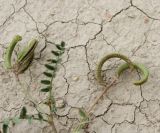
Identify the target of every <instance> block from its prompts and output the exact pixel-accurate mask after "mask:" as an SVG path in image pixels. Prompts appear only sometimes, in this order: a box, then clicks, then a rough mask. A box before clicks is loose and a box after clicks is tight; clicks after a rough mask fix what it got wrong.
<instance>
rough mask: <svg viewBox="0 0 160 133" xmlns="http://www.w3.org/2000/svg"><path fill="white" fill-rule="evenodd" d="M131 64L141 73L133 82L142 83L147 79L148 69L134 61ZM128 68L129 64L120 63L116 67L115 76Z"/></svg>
mask: <svg viewBox="0 0 160 133" xmlns="http://www.w3.org/2000/svg"><path fill="white" fill-rule="evenodd" d="M133 65H134V68H135V69H137V70H138V71H140V73H141V79H140V80H137V81H135V82H134V84H135V85H142V84H143V83H145V82H146V81H147V80H148V76H149V71H148V69H147V68H146V67H145V66H144V65H143V64H140V63H134V64H133ZM128 68H129V65H128V64H127V63H124V64H122V65H121V66H120V67H119V68H118V69H117V76H118V77H119V76H120V75H121V73H123V72H124V71H125V70H126V69H128Z"/></svg>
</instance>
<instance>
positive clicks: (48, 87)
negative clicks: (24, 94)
mask: <svg viewBox="0 0 160 133" xmlns="http://www.w3.org/2000/svg"><path fill="white" fill-rule="evenodd" d="M29 47H30V46H29ZM56 47H57V50H56V51H51V52H52V54H53V55H54V58H53V59H48V60H47V64H45V67H46V71H45V72H43V74H44V75H45V79H43V80H41V84H43V85H44V88H42V89H41V90H40V91H41V92H42V93H48V96H47V98H46V99H45V101H43V103H44V104H45V105H47V106H48V108H49V110H50V112H49V113H47V114H46V113H43V112H41V111H39V110H38V109H37V108H39V107H37V106H38V105H37V104H35V103H34V102H33V104H34V106H35V108H36V110H37V113H36V114H32V115H31V114H28V113H27V108H26V107H25V106H24V107H23V108H22V110H21V112H20V115H19V116H16V117H13V118H7V119H5V120H4V121H3V126H2V130H3V133H7V131H8V127H9V125H10V124H13V125H15V124H17V123H19V122H20V121H21V120H22V119H25V120H28V122H29V123H31V122H32V120H38V121H44V122H47V123H48V124H49V125H50V126H51V127H52V130H53V132H54V133H57V130H56V127H55V124H54V115H55V112H56V111H57V108H56V101H55V98H54V93H53V85H52V82H53V79H54V78H55V76H56V71H57V70H58V64H59V63H60V62H61V56H62V55H63V53H64V51H65V43H64V42H61V44H57V45H56ZM31 50H33V49H31ZM27 53H28V52H27V51H25V50H24V51H22V53H21V54H20V55H19V58H18V59H19V60H21V59H24V58H25V57H26V56H25V55H28V54H27Z"/></svg>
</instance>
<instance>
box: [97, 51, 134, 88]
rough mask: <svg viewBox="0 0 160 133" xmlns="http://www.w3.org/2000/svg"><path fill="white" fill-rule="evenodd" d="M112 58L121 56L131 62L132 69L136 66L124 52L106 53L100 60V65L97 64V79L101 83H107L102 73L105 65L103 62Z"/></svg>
mask: <svg viewBox="0 0 160 133" xmlns="http://www.w3.org/2000/svg"><path fill="white" fill-rule="evenodd" d="M111 58H120V59H122V60H124V61H126V62H127V63H128V64H129V67H130V68H131V69H133V68H134V65H133V63H132V62H131V60H130V59H129V58H128V57H126V56H124V55H122V54H119V53H111V54H109V55H106V56H105V57H103V58H102V59H101V60H100V62H99V63H98V65H97V68H96V79H97V81H98V82H99V83H100V84H101V85H106V83H105V82H104V81H103V77H102V75H101V71H102V66H103V64H104V63H105V62H106V61H107V60H109V59H111Z"/></svg>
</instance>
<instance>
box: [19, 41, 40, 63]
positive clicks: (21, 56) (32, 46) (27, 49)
mask: <svg viewBox="0 0 160 133" xmlns="http://www.w3.org/2000/svg"><path fill="white" fill-rule="evenodd" d="M37 44H38V41H37V40H36V39H32V40H31V41H30V42H29V44H28V45H27V46H25V47H24V48H23V50H22V51H21V52H20V53H19V54H18V61H22V60H23V59H24V58H25V57H26V55H27V54H28V53H29V52H30V51H31V50H32V49H35V47H36V46H37Z"/></svg>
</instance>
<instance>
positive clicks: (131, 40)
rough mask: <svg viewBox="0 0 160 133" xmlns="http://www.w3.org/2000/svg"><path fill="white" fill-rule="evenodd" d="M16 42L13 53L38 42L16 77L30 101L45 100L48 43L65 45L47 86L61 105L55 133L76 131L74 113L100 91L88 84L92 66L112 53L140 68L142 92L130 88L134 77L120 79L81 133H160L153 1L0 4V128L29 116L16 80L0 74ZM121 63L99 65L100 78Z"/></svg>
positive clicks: (157, 24)
mask: <svg viewBox="0 0 160 133" xmlns="http://www.w3.org/2000/svg"><path fill="white" fill-rule="evenodd" d="M16 34H20V35H22V36H23V40H22V41H21V42H20V43H19V45H18V47H19V48H22V46H23V45H24V44H26V43H27V42H28V41H29V40H30V39H31V38H33V37H35V38H37V39H38V40H39V45H38V47H37V49H36V53H35V60H34V61H33V63H32V65H31V67H30V68H29V69H28V70H27V71H26V72H25V73H24V74H21V75H20V79H21V82H23V84H24V85H25V87H27V85H29V86H30V87H29V88H30V89H29V91H30V92H31V94H32V96H33V97H34V99H36V100H37V101H39V100H41V99H42V98H43V97H45V95H43V94H42V93H39V90H40V88H41V84H40V80H41V79H42V78H43V75H42V72H43V71H44V70H45V68H44V65H43V64H45V60H46V59H48V58H49V57H51V54H50V51H51V49H54V43H59V42H61V41H62V40H63V41H65V42H66V44H67V45H66V52H65V54H64V56H63V62H62V64H61V65H60V70H59V71H58V73H57V77H56V79H55V80H54V81H55V82H54V86H55V88H56V90H55V97H56V98H58V97H61V98H63V99H64V100H65V101H66V106H65V108H63V109H59V110H58V112H57V114H58V115H59V120H58V121H56V127H57V129H58V132H59V133H67V132H68V130H69V128H70V127H71V126H72V125H74V124H76V123H77V119H78V118H79V116H78V113H77V108H78V107H84V108H86V109H87V108H88V107H89V105H90V104H91V103H92V102H93V100H94V99H95V97H96V96H97V95H98V94H99V93H100V92H101V91H102V87H101V86H99V85H97V82H96V81H95V77H94V73H95V66H96V64H97V61H99V60H100V58H102V57H103V56H104V55H106V54H109V53H111V52H120V53H123V54H125V55H127V56H128V57H130V59H131V60H133V61H134V60H135V61H137V62H141V63H143V64H145V65H146V66H147V67H148V68H149V71H150V77H149V80H148V82H147V83H145V84H144V85H142V86H134V85H133V83H132V82H133V81H134V80H135V79H138V73H136V72H135V73H125V74H124V75H123V76H122V77H121V78H120V81H121V82H120V83H119V84H118V85H116V86H114V87H112V88H110V89H109V91H108V92H107V93H106V94H105V95H104V97H103V99H102V100H101V101H99V103H98V104H97V106H96V108H95V109H94V110H93V111H92V112H93V114H94V116H96V117H95V118H94V119H93V121H92V122H91V123H90V125H89V127H88V132H89V133H160V88H159V85H160V81H159V78H160V69H159V67H160V58H159V57H160V52H159V50H160V1H159V0H0V65H1V67H0V75H1V77H0V92H1V93H0V99H1V100H0V121H2V120H3V119H4V118H7V117H9V116H10V117H11V116H14V115H16V114H19V111H20V109H21V108H22V106H24V105H25V106H27V108H28V112H30V113H34V112H35V110H34V108H33V107H32V105H31V104H30V102H29V101H28V100H27V99H26V98H25V95H24V93H23V88H22V87H21V86H20V85H19V84H18V83H17V81H16V78H15V75H14V74H13V73H11V72H7V71H6V70H5V69H4V66H3V61H4V60H3V55H4V51H5V49H6V46H7V45H8V43H9V42H10V40H11V39H12V37H13V36H14V35H16ZM18 50H19V49H18V48H16V51H18ZM16 51H15V53H14V54H16ZM120 63H121V62H119V60H112V62H109V63H108V64H107V63H106V67H105V68H104V69H106V71H107V72H106V76H108V77H111V76H112V74H114V71H115V68H116V67H117V65H118V64H120ZM108 68H109V69H108ZM44 108H45V107H44ZM46 111H47V109H46ZM46 126H47V125H45V124H44V123H38V122H33V124H31V125H29V124H28V122H25V121H22V123H20V124H18V125H17V126H15V127H14V128H11V129H10V132H11V133H47V132H49V131H48V130H49V128H47V127H46Z"/></svg>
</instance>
